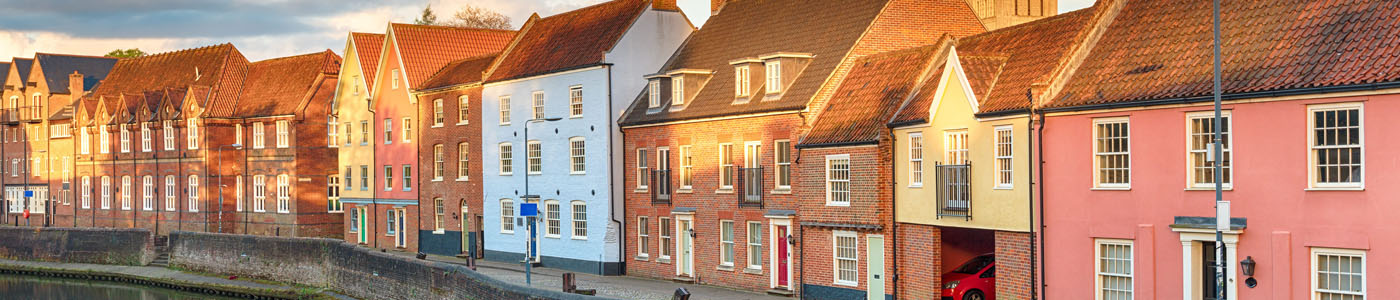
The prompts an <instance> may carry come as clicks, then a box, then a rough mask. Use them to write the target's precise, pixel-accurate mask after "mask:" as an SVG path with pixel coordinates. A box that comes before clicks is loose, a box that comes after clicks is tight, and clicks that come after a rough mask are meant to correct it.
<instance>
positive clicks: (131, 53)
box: [103, 48, 146, 58]
mask: <svg viewBox="0 0 1400 300" xmlns="http://www.w3.org/2000/svg"><path fill="white" fill-rule="evenodd" d="M103 56H105V57H113V58H135V57H142V56H146V52H145V51H141V49H139V48H131V49H117V50H112V52H107V55H103Z"/></svg>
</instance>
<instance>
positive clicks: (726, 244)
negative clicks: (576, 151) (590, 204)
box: [620, 0, 983, 297]
mask: <svg viewBox="0 0 1400 300" xmlns="http://www.w3.org/2000/svg"><path fill="white" fill-rule="evenodd" d="M712 4H713V5H712V9H713V10H714V15H713V16H712V17H711V18H710V19H709V20H708V21H707V22H706V24H705V26H704V27H703V28H701V29H700V30H699V31H697V32H696V33H695V34H693V35H692V36H691V37H690V39H689V40H687V41H686V43H685V44H684V45H683V46H682V47H681V49H680V50H678V51H677V52H676V54H675V55H674V56H673V57H672V59H671V61H670V62H668V63H667V64H666V65H665V66H664V67H663V68H662V69H661V70H659V71H658V72H657V73H656V74H653V75H650V76H647V78H648V79H650V80H651V81H650V84H649V87H648V88H647V89H646V90H644V91H643V92H642V93H641V95H639V96H638V97H637V98H636V100H635V101H634V103H633V104H632V106H631V108H630V109H629V110H628V111H627V112H626V114H625V115H624V117H623V118H622V119H621V120H620V124H621V125H622V126H623V134H624V141H623V144H624V147H625V150H624V151H625V152H624V162H625V164H626V167H627V169H629V170H635V171H633V172H628V174H627V175H626V178H625V181H624V182H625V184H626V185H627V189H628V190H630V191H631V193H628V194H627V196H626V205H627V209H626V211H627V220H628V221H629V222H632V223H631V224H630V225H629V226H628V228H627V239H626V240H627V246H626V248H627V255H626V256H625V257H627V258H629V259H630V261H629V262H628V264H627V270H628V272H629V273H630V274H632V275H637V276H644V277H655V278H675V279H677V280H683V281H693V282H697V283H703V284H714V285H723V286H730V287H735V288H740V289H746V290H758V291H769V292H772V293H775V294H787V295H792V294H794V293H798V292H802V291H804V290H805V289H808V288H811V289H814V290H813V291H811V292H804V293H802V295H803V296H804V297H849V296H851V295H853V294H851V293H845V292H842V291H838V290H834V289H827V288H825V287H826V286H827V285H829V284H830V283H824V284H818V283H816V282H813V281H812V280H808V279H807V278H806V277H807V275H806V274H808V272H822V271H821V269H823V268H825V269H828V270H830V269H831V265H829V264H827V263H808V264H803V263H802V262H814V261H815V260H812V259H810V258H806V257H805V256H804V255H805V254H804V252H802V251H799V250H800V249H803V248H804V247H805V246H804V245H806V244H807V243H809V242H812V241H814V240H813V239H814V238H815V237H813V236H811V235H808V234H807V232H806V231H805V230H806V229H807V228H806V227H807V226H803V223H802V222H804V221H803V218H804V216H803V212H802V211H801V209H802V203H804V201H805V200H801V199H802V197H804V196H803V194H805V193H794V191H796V190H798V189H799V188H800V187H799V188H794V186H795V185H799V184H802V182H804V179H803V178H802V177H803V173H801V172H799V171H795V170H800V168H799V167H798V166H796V165H797V164H800V163H810V162H805V161H801V160H800V157H801V156H802V155H805V153H800V152H801V151H800V150H798V149H795V148H794V145H795V144H796V143H798V142H799V141H801V137H802V133H803V132H804V131H805V130H806V128H808V126H810V124H811V122H812V121H813V119H811V117H813V116H815V115H817V114H818V113H819V112H821V111H822V109H823V108H824V107H825V106H826V104H827V102H828V100H829V99H831V98H832V95H833V94H834V92H835V90H836V88H837V86H838V85H839V84H840V83H841V81H842V80H843V79H844V78H846V75H847V74H848V73H849V72H850V70H851V68H852V67H853V66H855V65H856V62H857V61H858V60H859V59H860V57H862V56H865V55H869V54H874V53H879V52H884V51H890V50H898V49H904V48H909V47H913V46H918V45H924V44H929V43H932V42H934V41H935V40H936V39H937V38H938V37H940V36H942V35H944V34H945V33H951V34H954V35H955V36H966V35H971V34H975V33H979V32H982V31H983V27H982V24H981V23H979V21H978V20H977V17H976V16H975V15H973V14H972V11H971V10H970V9H969V8H968V6H967V4H966V3H964V2H963V1H906V0H893V1H802V2H788V1H735V2H727V3H726V2H723V1H713V2H712ZM806 20H823V21H822V22H821V24H822V26H820V27H814V26H811V24H812V23H809V22H806ZM818 232H823V231H818ZM828 238H829V237H828ZM827 247H830V246H829V245H828V246H827ZM833 292H837V293H833ZM861 294H862V295H863V292H862V293H861Z"/></svg>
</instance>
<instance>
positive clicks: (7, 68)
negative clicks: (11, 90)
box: [0, 62, 10, 87]
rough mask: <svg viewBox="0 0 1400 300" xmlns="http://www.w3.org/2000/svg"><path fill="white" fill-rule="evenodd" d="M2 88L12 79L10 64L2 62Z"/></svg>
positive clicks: (0, 76) (0, 82)
mask: <svg viewBox="0 0 1400 300" xmlns="http://www.w3.org/2000/svg"><path fill="white" fill-rule="evenodd" d="M0 74H5V75H0V87H3V86H5V81H6V80H9V79H10V63H9V62H0Z"/></svg>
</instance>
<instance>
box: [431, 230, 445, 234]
mask: <svg viewBox="0 0 1400 300" xmlns="http://www.w3.org/2000/svg"><path fill="white" fill-rule="evenodd" d="M445 233H447V231H444V230H442V229H438V230H433V234H445Z"/></svg>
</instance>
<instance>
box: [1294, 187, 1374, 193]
mask: <svg viewBox="0 0 1400 300" xmlns="http://www.w3.org/2000/svg"><path fill="white" fill-rule="evenodd" d="M1303 191H1308V192H1329V191H1337V192H1362V191H1366V188H1364V187H1310V188H1305V189H1303Z"/></svg>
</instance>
